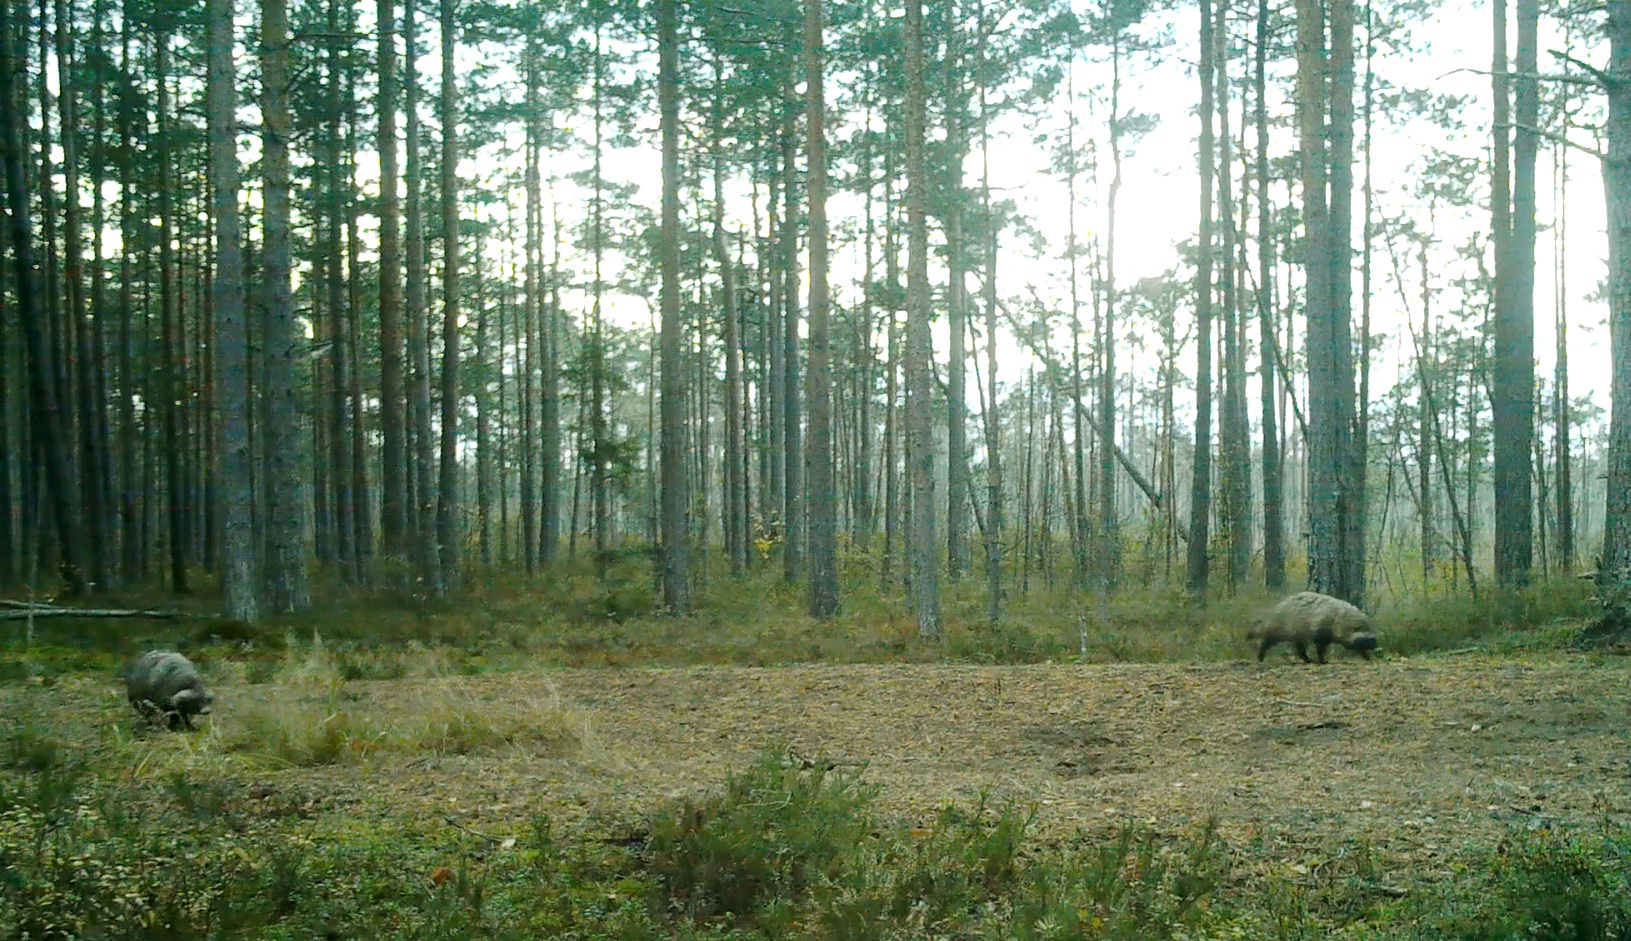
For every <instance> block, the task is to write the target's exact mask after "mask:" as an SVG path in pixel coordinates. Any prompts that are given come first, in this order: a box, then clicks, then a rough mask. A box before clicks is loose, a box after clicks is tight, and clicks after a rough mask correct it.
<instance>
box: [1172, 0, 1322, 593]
mask: <svg viewBox="0 0 1631 941" xmlns="http://www.w3.org/2000/svg"><path fill="white" fill-rule="evenodd" d="M1305 2H1306V0H1305ZM1200 13H1201V66H1200V77H1201V107H1200V115H1201V135H1200V173H1201V223H1200V245H1199V252H1198V254H1197V257H1196V266H1195V267H1196V271H1195V459H1194V462H1193V465H1192V467H1193V477H1192V478H1191V480H1190V488H1189V493H1190V496H1189V557H1188V579H1187V581H1188V587H1189V592H1190V594H1192V595H1195V596H1196V597H1199V598H1205V597H1206V588H1207V581H1208V579H1209V577H1210V574H1211V571H1210V569H1211V561H1210V559H1208V558H1207V554H1206V550H1207V546H1208V543H1209V533H1210V523H1211V515H1212V170H1213V157H1212V149H1213V136H1212V118H1213V111H1214V106H1213V91H1212V81H1213V78H1214V68H1213V65H1212V58H1213V57H1214V56H1215V55H1217V44H1216V42H1215V41H1214V39H1213V36H1212V3H1211V0H1200Z"/></svg>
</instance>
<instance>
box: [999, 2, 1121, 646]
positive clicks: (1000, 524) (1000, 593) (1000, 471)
mask: <svg viewBox="0 0 1631 941" xmlns="http://www.w3.org/2000/svg"><path fill="white" fill-rule="evenodd" d="M985 25H986V20H985V4H984V2H983V0H982V2H981V4H980V28H981V31H982V32H984V30H985ZM985 65H986V62H985V59H984V56H983V52H982V56H981V61H980V66H981V68H980V76H981V78H980V205H981V207H982V208H983V210H984V215H985V218H986V234H985V285H984V298H983V300H984V303H985V357H986V359H985V363H986V368H985V381H986V399H985V407H984V409H982V411H983V412H984V413H985V415H984V417H985V502H986V514H985V515H986V519H985V583H986V592H985V598H986V609H985V611H986V620H988V621H990V622H991V623H992V624H996V623H997V622H998V621H999V620H1001V618H1002V528H1003V525H1004V523H1003V505H1002V504H1003V494H1002V414H1001V411H1000V402H999V401H998V399H997V235H998V224H997V218H996V216H995V215H994V214H993V212H992V207H991V114H990V111H989V110H988V105H987V103H986V78H985V74H986V70H985ZM1112 204H1113V203H1112Z"/></svg>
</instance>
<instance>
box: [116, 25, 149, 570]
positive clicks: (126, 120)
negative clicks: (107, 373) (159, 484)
mask: <svg viewBox="0 0 1631 941" xmlns="http://www.w3.org/2000/svg"><path fill="white" fill-rule="evenodd" d="M131 3H132V0H125V3H124V9H123V14H122V15H121V16H120V23H121V25H120V34H119V46H120V53H119V122H118V123H119V353H118V359H119V367H118V368H119V550H120V574H121V575H123V576H124V582H125V583H126V584H130V583H132V582H135V581H136V580H137V579H138V578H140V577H141V574H142V548H143V546H142V538H141V534H142V528H141V474H140V471H139V470H138V465H137V459H136V458H137V446H138V444H139V443H140V431H139V426H138V425H137V423H136V396H137V392H136V369H135V348H136V339H135V338H136V326H135V309H134V297H133V291H132V286H133V285H134V284H135V280H136V272H135V270H134V267H135V266H134V265H133V264H132V261H131V253H132V252H133V251H135V247H134V246H135V244H136V205H135V204H136V196H135V183H134V180H133V176H134V170H135V166H136V142H135V128H134V122H135V109H136V108H137V107H138V103H139V99H138V94H137V89H136V87H135V82H134V79H133V73H132V72H131V63H130V42H131V34H132V32H133V25H132V19H133V18H132V15H131V14H132V10H131Z"/></svg>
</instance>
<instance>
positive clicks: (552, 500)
mask: <svg viewBox="0 0 1631 941" xmlns="http://www.w3.org/2000/svg"><path fill="white" fill-rule="evenodd" d="M550 193H551V199H550V204H551V205H552V206H554V207H556V208H555V211H554V214H553V215H552V221H553V222H554V225H552V226H551V227H550V231H551V232H552V233H553V234H554V243H555V251H554V260H553V264H552V266H551V276H550V279H549V280H550V301H549V304H548V306H547V307H546V308H545V310H544V324H543V327H542V328H541V332H542V334H543V341H542V342H543V347H544V387H543V390H542V392H540V393H539V396H540V398H541V400H542V401H541V402H540V408H539V412H540V414H539V416H538V420H539V423H540V424H541V425H542V426H543V427H542V428H541V429H540V431H539V439H540V445H539V446H540V449H541V450H542V452H543V455H542V458H541V460H542V466H541V467H540V468H539V475H538V491H539V499H538V513H539V516H540V519H539V525H538V561H539V563H540V564H543V565H548V564H550V563H551V562H553V561H555V552H556V548H557V546H558V545H559V544H560V541H561V537H560V525H561V523H560V520H561V511H560V505H561V468H562V466H563V465H562V461H561V422H560V410H561V396H560V362H561V337H562V333H563V332H564V331H563V329H562V326H561V238H562V236H561V224H560V222H561V221H560V215H559V205H560V204H559V203H558V202H556V201H555V199H554V198H553V194H554V186H553V184H551V188H550ZM542 225H543V222H542V215H541V214H540V220H539V226H540V227H542ZM542 265H543V258H542V256H540V257H539V267H540V268H542Z"/></svg>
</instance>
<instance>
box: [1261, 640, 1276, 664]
mask: <svg viewBox="0 0 1631 941" xmlns="http://www.w3.org/2000/svg"><path fill="white" fill-rule="evenodd" d="M1277 643H1279V641H1277V640H1273V639H1272V638H1268V637H1265V638H1263V642H1262V643H1261V644H1258V645H1257V662H1258V663H1262V662H1263V656H1264V655H1265V654H1267V653H1268V652H1269V648H1270V647H1273V646H1274V645H1275V644H1277Z"/></svg>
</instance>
